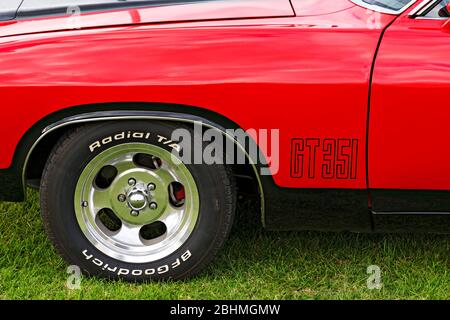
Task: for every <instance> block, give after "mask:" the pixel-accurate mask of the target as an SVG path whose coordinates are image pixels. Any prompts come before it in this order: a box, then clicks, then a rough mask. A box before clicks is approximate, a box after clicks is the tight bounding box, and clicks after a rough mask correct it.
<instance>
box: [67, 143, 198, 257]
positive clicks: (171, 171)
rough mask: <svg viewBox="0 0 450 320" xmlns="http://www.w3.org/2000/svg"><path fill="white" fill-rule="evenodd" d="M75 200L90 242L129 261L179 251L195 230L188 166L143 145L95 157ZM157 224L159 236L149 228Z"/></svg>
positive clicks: (121, 147)
mask: <svg viewBox="0 0 450 320" xmlns="http://www.w3.org/2000/svg"><path fill="white" fill-rule="evenodd" d="M74 199H75V200H74V206H75V214H76V218H77V221H78V224H79V226H80V228H81V230H82V232H83V233H84V235H85V236H86V238H87V239H88V240H89V241H90V242H91V243H92V244H93V245H94V246H95V247H96V248H97V249H98V250H100V251H101V252H102V253H104V254H106V255H108V256H110V257H112V258H114V259H117V260H120V261H123V262H129V263H148V262H154V261H157V260H160V259H162V258H165V257H167V256H169V255H170V254H172V253H173V252H175V251H176V250H178V249H179V248H180V247H181V246H182V245H183V244H184V243H185V242H186V241H187V239H188V238H189V236H190V235H191V234H192V232H193V230H194V228H195V225H196V223H197V220H198V214H199V203H200V200H199V194H198V190H197V186H196V183H195V180H194V178H193V176H192V174H191V173H190V171H189V170H188V168H187V167H186V166H185V165H184V164H183V163H182V162H181V161H179V160H178V159H177V158H175V157H174V155H172V154H171V153H170V152H169V151H167V150H164V149H162V148H160V147H158V146H154V145H149V144H144V143H128V144H122V145H118V146H115V147H112V148H109V149H108V150H106V151H103V152H102V153H100V154H99V155H98V156H96V157H95V158H94V159H93V160H91V161H90V162H89V163H88V164H87V166H86V167H85V169H84V170H83V172H82V173H81V175H80V177H79V179H78V182H77V185H76V189H75V197H74ZM119 226H120V227H119ZM156 226H157V227H158V229H160V230H159V233H158V232H155V231H154V230H150V229H151V228H155V230H156ZM164 227H165V228H164ZM147 229H148V230H147ZM149 234H150V235H151V236H149Z"/></svg>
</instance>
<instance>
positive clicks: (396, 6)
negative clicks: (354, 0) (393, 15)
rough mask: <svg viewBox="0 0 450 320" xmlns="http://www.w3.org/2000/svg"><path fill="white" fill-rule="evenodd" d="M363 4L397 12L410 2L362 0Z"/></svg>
mask: <svg viewBox="0 0 450 320" xmlns="http://www.w3.org/2000/svg"><path fill="white" fill-rule="evenodd" d="M363 2H365V3H367V4H370V5H372V6H377V7H381V8H383V9H388V10H394V11H398V10H401V9H403V7H405V6H406V5H407V4H409V3H410V2H412V0H363Z"/></svg>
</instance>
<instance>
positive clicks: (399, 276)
mask: <svg viewBox="0 0 450 320" xmlns="http://www.w3.org/2000/svg"><path fill="white" fill-rule="evenodd" d="M256 207H257V206H256V205H255V204H254V203H252V202H251V201H245V202H243V203H241V204H240V205H239V212H238V217H237V223H236V225H235V227H234V230H233V232H232V234H231V236H230V240H229V241H228V242H227V245H226V247H225V248H224V249H223V250H222V251H221V252H220V254H219V256H218V257H217V259H216V260H215V261H214V263H213V264H212V265H211V266H210V267H209V268H207V270H206V271H205V272H204V273H202V274H201V275H200V276H198V277H196V278H195V279H192V280H189V281H183V282H171V283H149V284H141V285H138V284H128V283H122V282H108V281H105V280H99V279H94V278H83V279H82V283H81V289H80V290H69V289H66V287H65V284H66V279H67V276H68V275H67V273H66V267H67V266H66V264H65V262H64V261H63V260H62V259H61V258H60V257H59V256H58V255H56V254H55V252H54V251H53V249H52V247H51V245H50V243H49V242H48V241H47V239H46V236H45V234H44V231H43V229H42V224H41V221H40V216H39V207H38V194H37V193H36V192H34V191H29V196H28V201H27V202H26V203H23V204H11V203H1V202H0V298H1V299H449V298H450V236H444V235H422V234H416V235H362V234H351V233H319V232H289V233H279V232H276V233H272V232H267V231H264V230H263V229H262V228H261V227H260V226H259V225H258V222H259V219H258V217H257V210H256ZM370 265H377V266H379V267H380V268H381V271H382V274H381V275H382V278H381V279H382V283H383V287H382V289H381V290H369V289H368V288H367V279H368V277H369V274H367V268H368V266H370Z"/></svg>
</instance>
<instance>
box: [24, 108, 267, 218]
mask: <svg viewBox="0 0 450 320" xmlns="http://www.w3.org/2000/svg"><path fill="white" fill-rule="evenodd" d="M126 120H157V121H170V122H181V123H188V124H195V123H198V124H201V125H202V126H203V127H206V128H208V129H213V130H216V131H218V132H220V133H221V134H223V135H224V137H225V138H227V139H228V140H231V141H233V142H234V144H235V145H237V146H238V148H239V149H240V150H241V151H242V152H243V153H244V154H245V156H246V157H247V159H249V160H250V165H251V167H252V169H253V172H254V174H255V176H256V179H257V184H258V190H259V196H260V200H261V222H262V225H263V226H264V227H265V226H266V219H265V216H266V214H265V213H266V212H265V207H266V206H265V195H264V187H263V183H262V179H261V176H260V174H259V171H258V167H257V165H256V164H255V161H252V159H251V157H250V154H249V153H248V152H247V150H246V149H245V147H244V146H242V145H241V144H240V143H239V141H236V140H235V139H234V137H233V136H232V135H230V134H229V133H227V132H226V129H225V128H224V127H222V126H220V125H218V124H216V123H214V122H212V121H209V120H207V119H205V118H203V117H199V116H194V115H190V114H183V113H171V112H164V111H131V110H126V111H124V110H121V111H106V112H103V111H100V112H92V113H82V114H79V115H75V116H70V117H67V118H63V119H62V120H59V121H56V122H54V123H53V124H50V125H48V126H47V127H45V128H44V129H43V130H42V132H41V134H40V136H39V137H38V138H37V139H36V140H35V141H34V143H33V144H32V146H31V148H30V149H29V150H28V152H27V153H26V157H25V161H24V163H23V168H22V184H23V189H24V195H26V185H27V184H26V172H27V168H28V162H29V160H30V158H31V155H32V153H33V151H34V150H35V149H36V147H37V146H38V145H39V143H40V142H41V141H42V140H43V139H44V138H45V137H47V135H49V134H50V133H52V132H54V131H56V130H58V129H61V128H64V127H68V126H71V125H76V124H87V123H96V122H105V121H126ZM250 141H252V143H255V142H254V141H253V139H252V138H251V137H250ZM255 144H256V143H255ZM257 147H258V150H259V146H257Z"/></svg>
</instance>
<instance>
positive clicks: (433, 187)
mask: <svg viewBox="0 0 450 320" xmlns="http://www.w3.org/2000/svg"><path fill="white" fill-rule="evenodd" d="M449 2H450V1H449V0H434V1H423V2H421V3H420V4H418V6H415V7H412V8H410V9H409V10H408V11H406V12H405V13H403V15H402V16H401V17H399V18H398V19H397V20H396V21H395V22H393V24H392V25H391V26H390V27H389V28H388V29H387V30H386V32H385V34H384V37H383V39H382V43H381V45H380V48H379V52H378V56H377V59H376V63H375V69H374V74H373V86H372V94H371V106H370V127H369V158H368V162H369V163H368V168H369V188H370V189H371V194H372V199H373V210H374V211H375V212H398V211H400V212H450V191H449V190H450V126H449V124H450V109H449V103H448V97H449V94H450V21H449V20H448V19H449V11H448V7H449Z"/></svg>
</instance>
